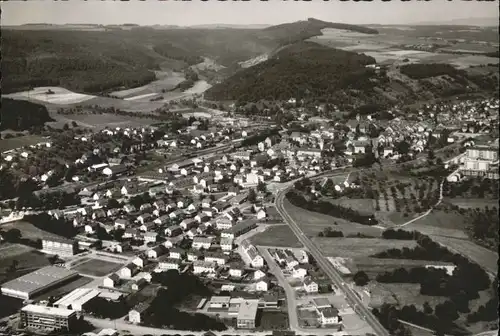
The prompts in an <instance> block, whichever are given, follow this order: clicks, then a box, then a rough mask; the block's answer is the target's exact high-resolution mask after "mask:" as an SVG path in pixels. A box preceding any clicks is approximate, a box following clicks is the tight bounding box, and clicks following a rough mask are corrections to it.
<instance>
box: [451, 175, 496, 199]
mask: <svg viewBox="0 0 500 336" xmlns="http://www.w3.org/2000/svg"><path fill="white" fill-rule="evenodd" d="M499 187H500V186H499V183H498V181H497V180H492V179H489V178H468V179H464V180H462V181H459V182H455V183H446V182H445V184H444V185H443V196H446V197H452V198H453V197H465V198H486V199H498V196H499V195H498V189H500V188H499Z"/></svg>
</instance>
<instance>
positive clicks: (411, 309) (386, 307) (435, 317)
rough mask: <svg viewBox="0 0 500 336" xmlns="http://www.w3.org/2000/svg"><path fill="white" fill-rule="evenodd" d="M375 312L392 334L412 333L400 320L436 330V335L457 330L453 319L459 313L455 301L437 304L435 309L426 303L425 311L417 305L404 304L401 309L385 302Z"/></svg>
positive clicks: (442, 335)
mask: <svg viewBox="0 0 500 336" xmlns="http://www.w3.org/2000/svg"><path fill="white" fill-rule="evenodd" d="M373 314H374V315H375V316H376V317H377V318H378V320H379V321H380V323H381V324H382V325H383V326H384V327H386V328H387V329H388V330H389V332H391V334H392V335H401V336H402V335H405V336H406V335H411V331H410V330H409V329H408V327H406V326H404V324H403V323H401V322H400V321H399V320H403V321H406V322H410V323H414V324H416V325H420V326H422V327H426V328H429V329H431V330H434V331H435V334H436V335H440V336H444V335H445V333H450V332H454V331H456V330H455V329H456V328H455V325H454V324H453V321H455V320H456V319H457V318H458V317H459V314H458V312H457V309H456V307H455V305H454V304H453V302H451V301H449V300H448V301H445V302H443V303H440V304H438V305H436V307H435V309H432V307H431V306H430V305H429V304H428V303H426V304H424V309H423V311H420V310H418V309H417V308H416V307H415V305H407V306H403V307H402V308H401V309H398V308H396V307H395V306H393V305H390V304H387V303H384V304H383V305H382V306H381V307H380V308H375V309H373Z"/></svg>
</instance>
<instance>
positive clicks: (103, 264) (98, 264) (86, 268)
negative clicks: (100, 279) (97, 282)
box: [72, 259, 122, 276]
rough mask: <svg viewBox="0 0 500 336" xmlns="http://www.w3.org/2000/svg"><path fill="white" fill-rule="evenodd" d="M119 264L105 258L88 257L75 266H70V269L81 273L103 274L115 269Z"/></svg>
mask: <svg viewBox="0 0 500 336" xmlns="http://www.w3.org/2000/svg"><path fill="white" fill-rule="evenodd" d="M121 266H122V265H121V264H117V263H112V262H109V261H105V260H99V259H89V260H87V261H85V262H83V263H79V264H77V265H76V266H74V267H72V269H73V270H75V271H77V272H78V273H82V274H89V275H93V276H104V275H107V274H109V273H112V272H114V271H117V270H118V269H119V268H120V267H121Z"/></svg>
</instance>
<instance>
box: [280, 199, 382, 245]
mask: <svg viewBox="0 0 500 336" xmlns="http://www.w3.org/2000/svg"><path fill="white" fill-rule="evenodd" d="M283 206H284V207H285V208H286V211H287V213H288V214H289V215H290V216H291V217H292V218H293V219H294V220H295V221H296V222H297V224H298V225H299V226H300V228H301V229H302V230H303V231H304V232H305V234H306V235H307V236H309V237H316V236H317V235H318V233H319V232H321V231H323V230H324V229H325V228H332V229H333V230H336V231H342V232H343V233H344V235H348V234H357V233H363V234H366V235H372V236H380V233H381V230H380V229H378V228H375V227H370V226H367V225H362V224H358V223H352V222H349V221H346V220H343V219H341V218H334V217H331V216H328V215H323V214H320V213H317V212H312V211H308V210H304V209H301V208H299V207H296V206H294V205H293V204H291V203H290V202H289V201H288V200H286V199H285V200H284V201H283ZM335 223H336V224H335Z"/></svg>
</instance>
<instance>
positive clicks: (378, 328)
mask: <svg viewBox="0 0 500 336" xmlns="http://www.w3.org/2000/svg"><path fill="white" fill-rule="evenodd" d="M344 174H345V173H344V172H343V173H340V174H339V175H344ZM288 190H289V189H288V188H287V189H284V190H281V191H279V192H278V194H277V195H276V198H275V205H276V209H277V210H278V212H279V213H280V215H281V216H282V217H283V220H284V221H285V222H286V223H287V224H288V225H289V226H290V228H291V229H292V231H293V233H294V234H295V235H296V236H297V238H298V239H299V241H300V242H301V243H302V244H303V245H304V246H305V247H306V248H307V249H308V250H309V252H310V253H311V255H312V256H313V258H314V259H315V260H316V262H317V263H318V266H320V267H321V268H322V269H323V271H324V272H325V274H326V275H327V276H328V277H329V278H330V279H331V280H332V281H333V282H334V283H335V285H336V286H337V287H338V288H339V289H340V290H341V291H342V292H344V294H345V296H346V301H347V303H348V304H349V305H350V306H351V307H352V308H353V310H354V311H355V312H356V313H357V314H358V315H359V316H360V317H361V318H362V319H364V320H365V321H366V322H367V323H368V324H369V325H370V327H372V329H373V331H374V332H375V333H376V334H377V335H378V336H389V335H390V334H389V332H388V331H387V330H386V329H385V328H384V327H383V326H382V324H380V322H379V321H378V320H377V318H376V317H375V316H374V315H373V314H372V312H371V311H370V310H369V309H368V308H367V307H365V306H364V305H363V303H362V301H361V299H360V298H359V297H358V296H357V295H356V293H354V291H353V290H352V289H351V288H349V286H348V285H347V284H346V283H345V282H344V280H343V279H342V276H341V275H340V274H339V273H338V271H337V270H336V269H335V268H334V267H333V265H332V264H331V263H330V262H329V261H328V259H327V258H326V257H325V256H323V254H322V252H321V251H320V250H319V249H318V247H316V245H315V244H314V243H313V242H312V241H311V240H310V239H309V238H308V237H307V236H306V235H305V233H304V232H303V231H302V230H301V229H300V227H299V225H298V224H297V223H296V222H295V221H294V220H293V218H292V217H291V216H290V215H288V213H287V212H286V209H285V208H284V206H283V201H284V199H285V196H286V193H287V191H288Z"/></svg>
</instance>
